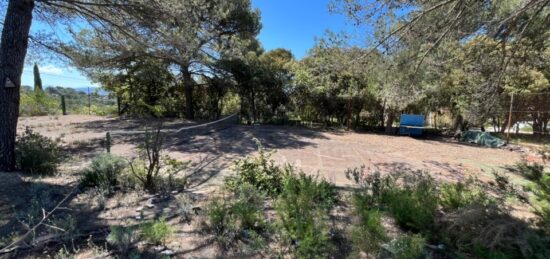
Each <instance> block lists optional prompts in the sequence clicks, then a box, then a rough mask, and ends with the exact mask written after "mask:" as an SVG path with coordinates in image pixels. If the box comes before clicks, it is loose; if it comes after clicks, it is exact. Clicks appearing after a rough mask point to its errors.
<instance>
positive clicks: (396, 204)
mask: <svg viewBox="0 0 550 259" xmlns="http://www.w3.org/2000/svg"><path fill="white" fill-rule="evenodd" d="M403 183H404V184H403V187H397V186H394V187H390V188H386V189H385V190H384V192H383V193H382V201H383V203H384V205H385V206H387V210H388V211H389V212H390V213H391V214H392V216H393V217H394V218H395V220H396V221H397V223H398V224H399V225H401V226H402V227H404V228H405V229H411V230H414V231H420V232H424V233H428V232H430V231H431V230H432V229H433V223H434V217H435V211H436V209H437V206H438V193H437V189H436V185H435V183H434V181H433V179H432V178H431V177H430V176H428V175H426V174H422V173H419V174H411V175H407V176H405V177H404V178H403Z"/></svg>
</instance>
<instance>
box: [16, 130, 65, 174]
mask: <svg viewBox="0 0 550 259" xmlns="http://www.w3.org/2000/svg"><path fill="white" fill-rule="evenodd" d="M15 157H16V162H17V166H18V167H19V169H21V170H22V171H24V172H27V173H30V174H39V175H52V174H55V173H57V167H58V165H59V163H61V150H60V147H59V145H58V143H57V141H53V140H51V139H50V138H47V137H45V136H42V135H40V134H38V133H36V132H34V131H33V130H32V129H30V128H29V127H27V128H26V129H25V131H24V132H23V134H22V135H21V136H19V137H18V138H17V142H16V147H15Z"/></svg>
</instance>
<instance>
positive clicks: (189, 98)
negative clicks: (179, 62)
mask: <svg viewBox="0 0 550 259" xmlns="http://www.w3.org/2000/svg"><path fill="white" fill-rule="evenodd" d="M181 73H182V75H183V86H184V87H185V88H184V92H185V118H186V119H188V120H194V119H195V110H194V109H193V108H194V107H193V87H194V86H195V81H193V77H192V76H191V73H189V71H187V68H184V69H182V70H181Z"/></svg>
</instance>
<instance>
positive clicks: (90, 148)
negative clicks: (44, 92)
mask: <svg viewBox="0 0 550 259" xmlns="http://www.w3.org/2000/svg"><path fill="white" fill-rule="evenodd" d="M147 124H151V122H150V121H137V120H119V119H109V118H105V117H97V116H63V117H34V118H22V119H21V120H20V123H19V127H20V128H21V129H22V128H24V127H26V126H29V127H31V128H33V129H35V130H36V131H38V132H40V133H41V134H44V135H47V136H49V137H54V138H56V137H60V138H61V139H62V141H63V142H64V143H66V145H68V146H69V147H70V148H69V149H70V150H71V151H72V152H74V153H75V154H76V155H77V156H78V155H80V156H82V158H87V157H91V156H93V154H95V153H97V152H100V151H101V149H102V146H101V141H102V140H103V138H104V136H105V132H106V131H108V130H121V129H124V130H128V131H130V132H131V131H132V130H136V129H142V128H143V127H144V126H145V125H147ZM190 124H191V123H190V122H185V121H177V120H172V121H168V122H165V123H164V126H165V128H178V127H182V126H186V125H190ZM140 138H141V136H140V134H136V135H124V136H114V137H113V142H114V146H113V148H112V150H113V152H114V153H115V154H119V155H123V156H126V157H132V156H134V155H135V153H136V147H137V145H138V144H139V140H140ZM254 139H258V140H259V141H260V142H261V143H262V145H264V146H265V147H267V148H270V149H274V150H276V153H275V154H274V158H275V159H276V160H277V161H278V162H279V163H290V164H293V165H295V166H296V167H298V168H299V169H302V170H303V171H304V172H306V173H313V174H316V173H318V174H319V175H320V176H321V177H325V178H327V179H329V180H331V181H333V182H334V183H336V184H337V185H341V186H342V185H347V184H349V183H350V182H349V181H348V180H347V179H346V177H345V174H344V171H345V170H346V169H347V168H353V167H359V166H362V165H365V166H366V167H367V168H370V170H379V171H382V172H389V171H397V170H402V169H411V170H425V171H428V172H430V173H432V174H433V176H434V177H435V178H436V179H440V180H442V181H454V180H459V179H463V178H464V177H467V176H468V175H474V176H477V177H479V178H481V179H482V180H483V179H484V178H488V177H490V176H491V173H492V171H493V170H497V171H498V170H503V169H504V167H505V166H508V165H513V164H514V163H516V162H518V161H519V160H520V158H521V154H520V153H517V152H511V151H508V150H503V149H490V148H484V147H478V146H471V145H465V144H461V143H457V142H453V141H451V140H450V139H443V138H440V139H414V138H410V137H401V136H387V135H378V134H372V133H352V132H334V131H316V130H311V129H305V128H297V127H279V126H233V127H230V128H227V129H224V130H220V131H216V132H203V134H201V133H198V134H197V133H193V134H192V135H188V134H186V133H185V132H184V133H182V134H171V135H168V136H167V141H166V148H167V150H168V151H169V153H170V155H171V156H173V157H175V158H179V159H184V160H191V161H192V162H193V166H194V170H193V176H194V177H197V179H198V178H200V181H198V183H200V184H207V185H210V184H214V185H215V184H216V183H217V182H218V180H220V176H223V175H225V174H226V171H227V168H228V167H229V166H230V165H231V164H232V161H234V160H235V159H238V158H242V157H245V156H247V155H250V154H253V153H254V152H255V151H256V149H257V146H256V142H255V140H254ZM197 186H198V185H197Z"/></svg>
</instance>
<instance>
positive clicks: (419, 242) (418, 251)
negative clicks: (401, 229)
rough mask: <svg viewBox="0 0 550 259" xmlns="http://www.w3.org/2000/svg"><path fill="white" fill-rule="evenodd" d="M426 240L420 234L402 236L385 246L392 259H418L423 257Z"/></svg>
mask: <svg viewBox="0 0 550 259" xmlns="http://www.w3.org/2000/svg"><path fill="white" fill-rule="evenodd" d="M425 245H426V240H425V239H424V238H423V237H422V236H421V235H420V234H413V235H402V236H400V237H398V238H397V239H395V240H392V241H391V242H390V243H389V244H387V245H384V248H385V250H386V251H388V252H389V253H390V254H391V258H396V259H418V258H421V257H422V254H423V251H424V246H425Z"/></svg>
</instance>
